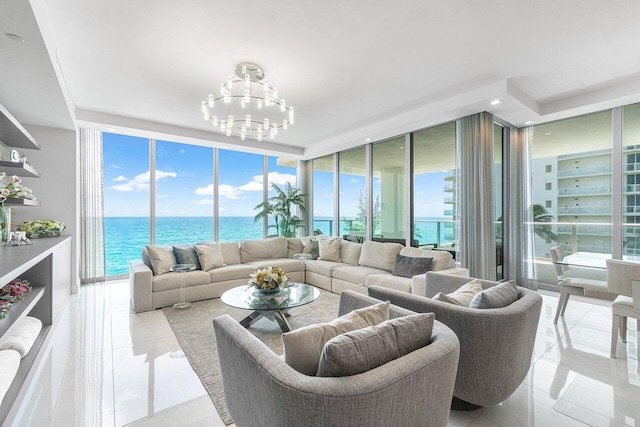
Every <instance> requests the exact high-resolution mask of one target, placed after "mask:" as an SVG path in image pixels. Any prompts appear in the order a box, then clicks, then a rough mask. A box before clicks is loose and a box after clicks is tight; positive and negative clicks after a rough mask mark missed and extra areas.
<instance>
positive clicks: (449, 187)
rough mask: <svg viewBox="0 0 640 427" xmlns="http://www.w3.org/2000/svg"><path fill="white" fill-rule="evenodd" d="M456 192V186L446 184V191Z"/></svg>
mask: <svg viewBox="0 0 640 427" xmlns="http://www.w3.org/2000/svg"><path fill="white" fill-rule="evenodd" d="M455 190H456V185H455V184H446V185H445V186H444V191H455Z"/></svg>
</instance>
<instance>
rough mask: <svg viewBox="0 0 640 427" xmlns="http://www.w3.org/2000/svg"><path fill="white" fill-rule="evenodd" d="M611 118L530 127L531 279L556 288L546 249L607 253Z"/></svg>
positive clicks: (607, 114) (603, 116) (585, 118)
mask: <svg viewBox="0 0 640 427" xmlns="http://www.w3.org/2000/svg"><path fill="white" fill-rule="evenodd" d="M611 147H612V113H611V111H603V112H600V113H595V114H589V115H585V116H580V117H575V118H571V119H567V120H561V121H557V122H553V123H547V124H542V125H538V126H535V127H534V134H533V149H532V152H533V156H532V164H531V172H532V176H533V182H532V202H533V217H534V218H533V220H534V234H535V256H536V264H537V280H538V281H540V282H547V283H556V281H557V279H556V277H555V274H554V273H553V269H552V266H551V265H550V264H549V263H548V262H545V261H547V260H548V259H549V248H550V247H552V246H556V245H561V246H563V247H564V249H565V251H566V252H567V253H574V252H578V251H587V252H598V253H609V254H610V253H611V251H612V247H611V243H612V242H611V232H612V228H611V219H612V217H611V212H612V209H611V206H612V204H611V195H612V186H611V184H612V167H611Z"/></svg>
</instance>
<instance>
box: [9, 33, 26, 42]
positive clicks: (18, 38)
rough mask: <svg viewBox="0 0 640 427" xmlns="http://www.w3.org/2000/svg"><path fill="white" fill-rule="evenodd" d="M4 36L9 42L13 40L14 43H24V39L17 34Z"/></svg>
mask: <svg viewBox="0 0 640 427" xmlns="http://www.w3.org/2000/svg"><path fill="white" fill-rule="evenodd" d="M5 36H7V38H8V39H9V40H13V41H14V42H18V43H24V39H23V38H22V37H20V36H19V35H17V34H13V33H5Z"/></svg>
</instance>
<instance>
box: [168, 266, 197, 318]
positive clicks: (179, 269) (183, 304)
mask: <svg viewBox="0 0 640 427" xmlns="http://www.w3.org/2000/svg"><path fill="white" fill-rule="evenodd" d="M195 269H196V265H195V264H175V265H172V266H171V268H169V271H177V272H179V273H180V301H181V302H177V303H175V304H173V308H175V309H178V310H181V309H184V308H189V307H191V303H190V302H186V301H185V297H184V287H185V285H186V283H185V282H186V280H185V277H184V273H186V272H187V271H193V270H195Z"/></svg>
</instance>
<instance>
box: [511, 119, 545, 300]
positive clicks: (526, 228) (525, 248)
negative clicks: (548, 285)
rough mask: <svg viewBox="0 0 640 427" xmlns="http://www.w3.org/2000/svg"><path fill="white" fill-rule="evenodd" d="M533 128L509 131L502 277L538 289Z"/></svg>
mask: <svg viewBox="0 0 640 427" xmlns="http://www.w3.org/2000/svg"><path fill="white" fill-rule="evenodd" d="M532 138H533V127H528V128H522V129H517V128H511V136H510V144H509V165H508V166H509V170H508V177H507V178H508V183H509V192H508V195H507V197H508V198H507V200H508V207H507V209H508V212H507V215H506V216H505V221H506V222H507V224H505V225H506V229H507V230H508V231H509V232H508V236H507V239H508V241H507V242H506V243H507V245H508V246H507V248H508V254H507V256H505V263H506V264H505V278H508V279H513V280H515V281H516V283H517V284H519V285H520V286H526V287H529V288H532V289H537V288H538V285H537V282H536V280H535V277H536V275H535V266H536V264H535V255H534V254H535V252H534V226H533V209H532V201H531V182H532V181H531V180H532V177H531V147H532V145H531V142H532Z"/></svg>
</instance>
